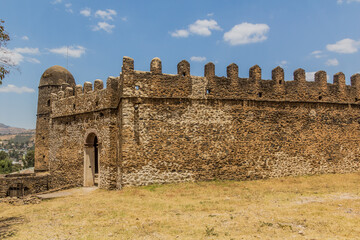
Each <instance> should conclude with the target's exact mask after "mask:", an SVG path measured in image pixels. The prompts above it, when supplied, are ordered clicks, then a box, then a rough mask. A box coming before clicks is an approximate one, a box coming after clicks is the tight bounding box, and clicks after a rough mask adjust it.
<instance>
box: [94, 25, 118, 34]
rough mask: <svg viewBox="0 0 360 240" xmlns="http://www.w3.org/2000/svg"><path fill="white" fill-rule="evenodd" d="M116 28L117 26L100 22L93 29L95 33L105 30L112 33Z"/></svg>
mask: <svg viewBox="0 0 360 240" xmlns="http://www.w3.org/2000/svg"><path fill="white" fill-rule="evenodd" d="M114 27H115V25H111V24H108V23H107V22H98V24H97V25H96V26H94V27H93V31H99V30H104V31H105V32H107V33H112V29H113V28H114Z"/></svg>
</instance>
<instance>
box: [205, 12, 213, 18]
mask: <svg viewBox="0 0 360 240" xmlns="http://www.w3.org/2000/svg"><path fill="white" fill-rule="evenodd" d="M206 16H208V17H212V16H214V13H208V14H206Z"/></svg>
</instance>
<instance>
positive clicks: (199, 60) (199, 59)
mask: <svg viewBox="0 0 360 240" xmlns="http://www.w3.org/2000/svg"><path fill="white" fill-rule="evenodd" d="M190 60H191V61H193V62H204V61H206V57H199V56H192V57H191V58H190Z"/></svg>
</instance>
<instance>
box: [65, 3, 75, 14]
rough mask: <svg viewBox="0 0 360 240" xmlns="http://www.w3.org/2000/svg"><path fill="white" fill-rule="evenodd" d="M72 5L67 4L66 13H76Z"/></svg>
mask: <svg viewBox="0 0 360 240" xmlns="http://www.w3.org/2000/svg"><path fill="white" fill-rule="evenodd" d="M71 6H72V4H71V3H66V4H65V7H66V11H67V12H69V13H74V11H73V10H72V9H71Z"/></svg>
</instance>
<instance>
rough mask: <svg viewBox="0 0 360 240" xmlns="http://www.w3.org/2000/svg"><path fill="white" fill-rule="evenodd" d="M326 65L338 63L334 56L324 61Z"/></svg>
mask: <svg viewBox="0 0 360 240" xmlns="http://www.w3.org/2000/svg"><path fill="white" fill-rule="evenodd" d="M325 64H326V65H327V66H337V65H339V61H338V60H337V59H336V58H332V59H329V60H327V61H326V63H325Z"/></svg>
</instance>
